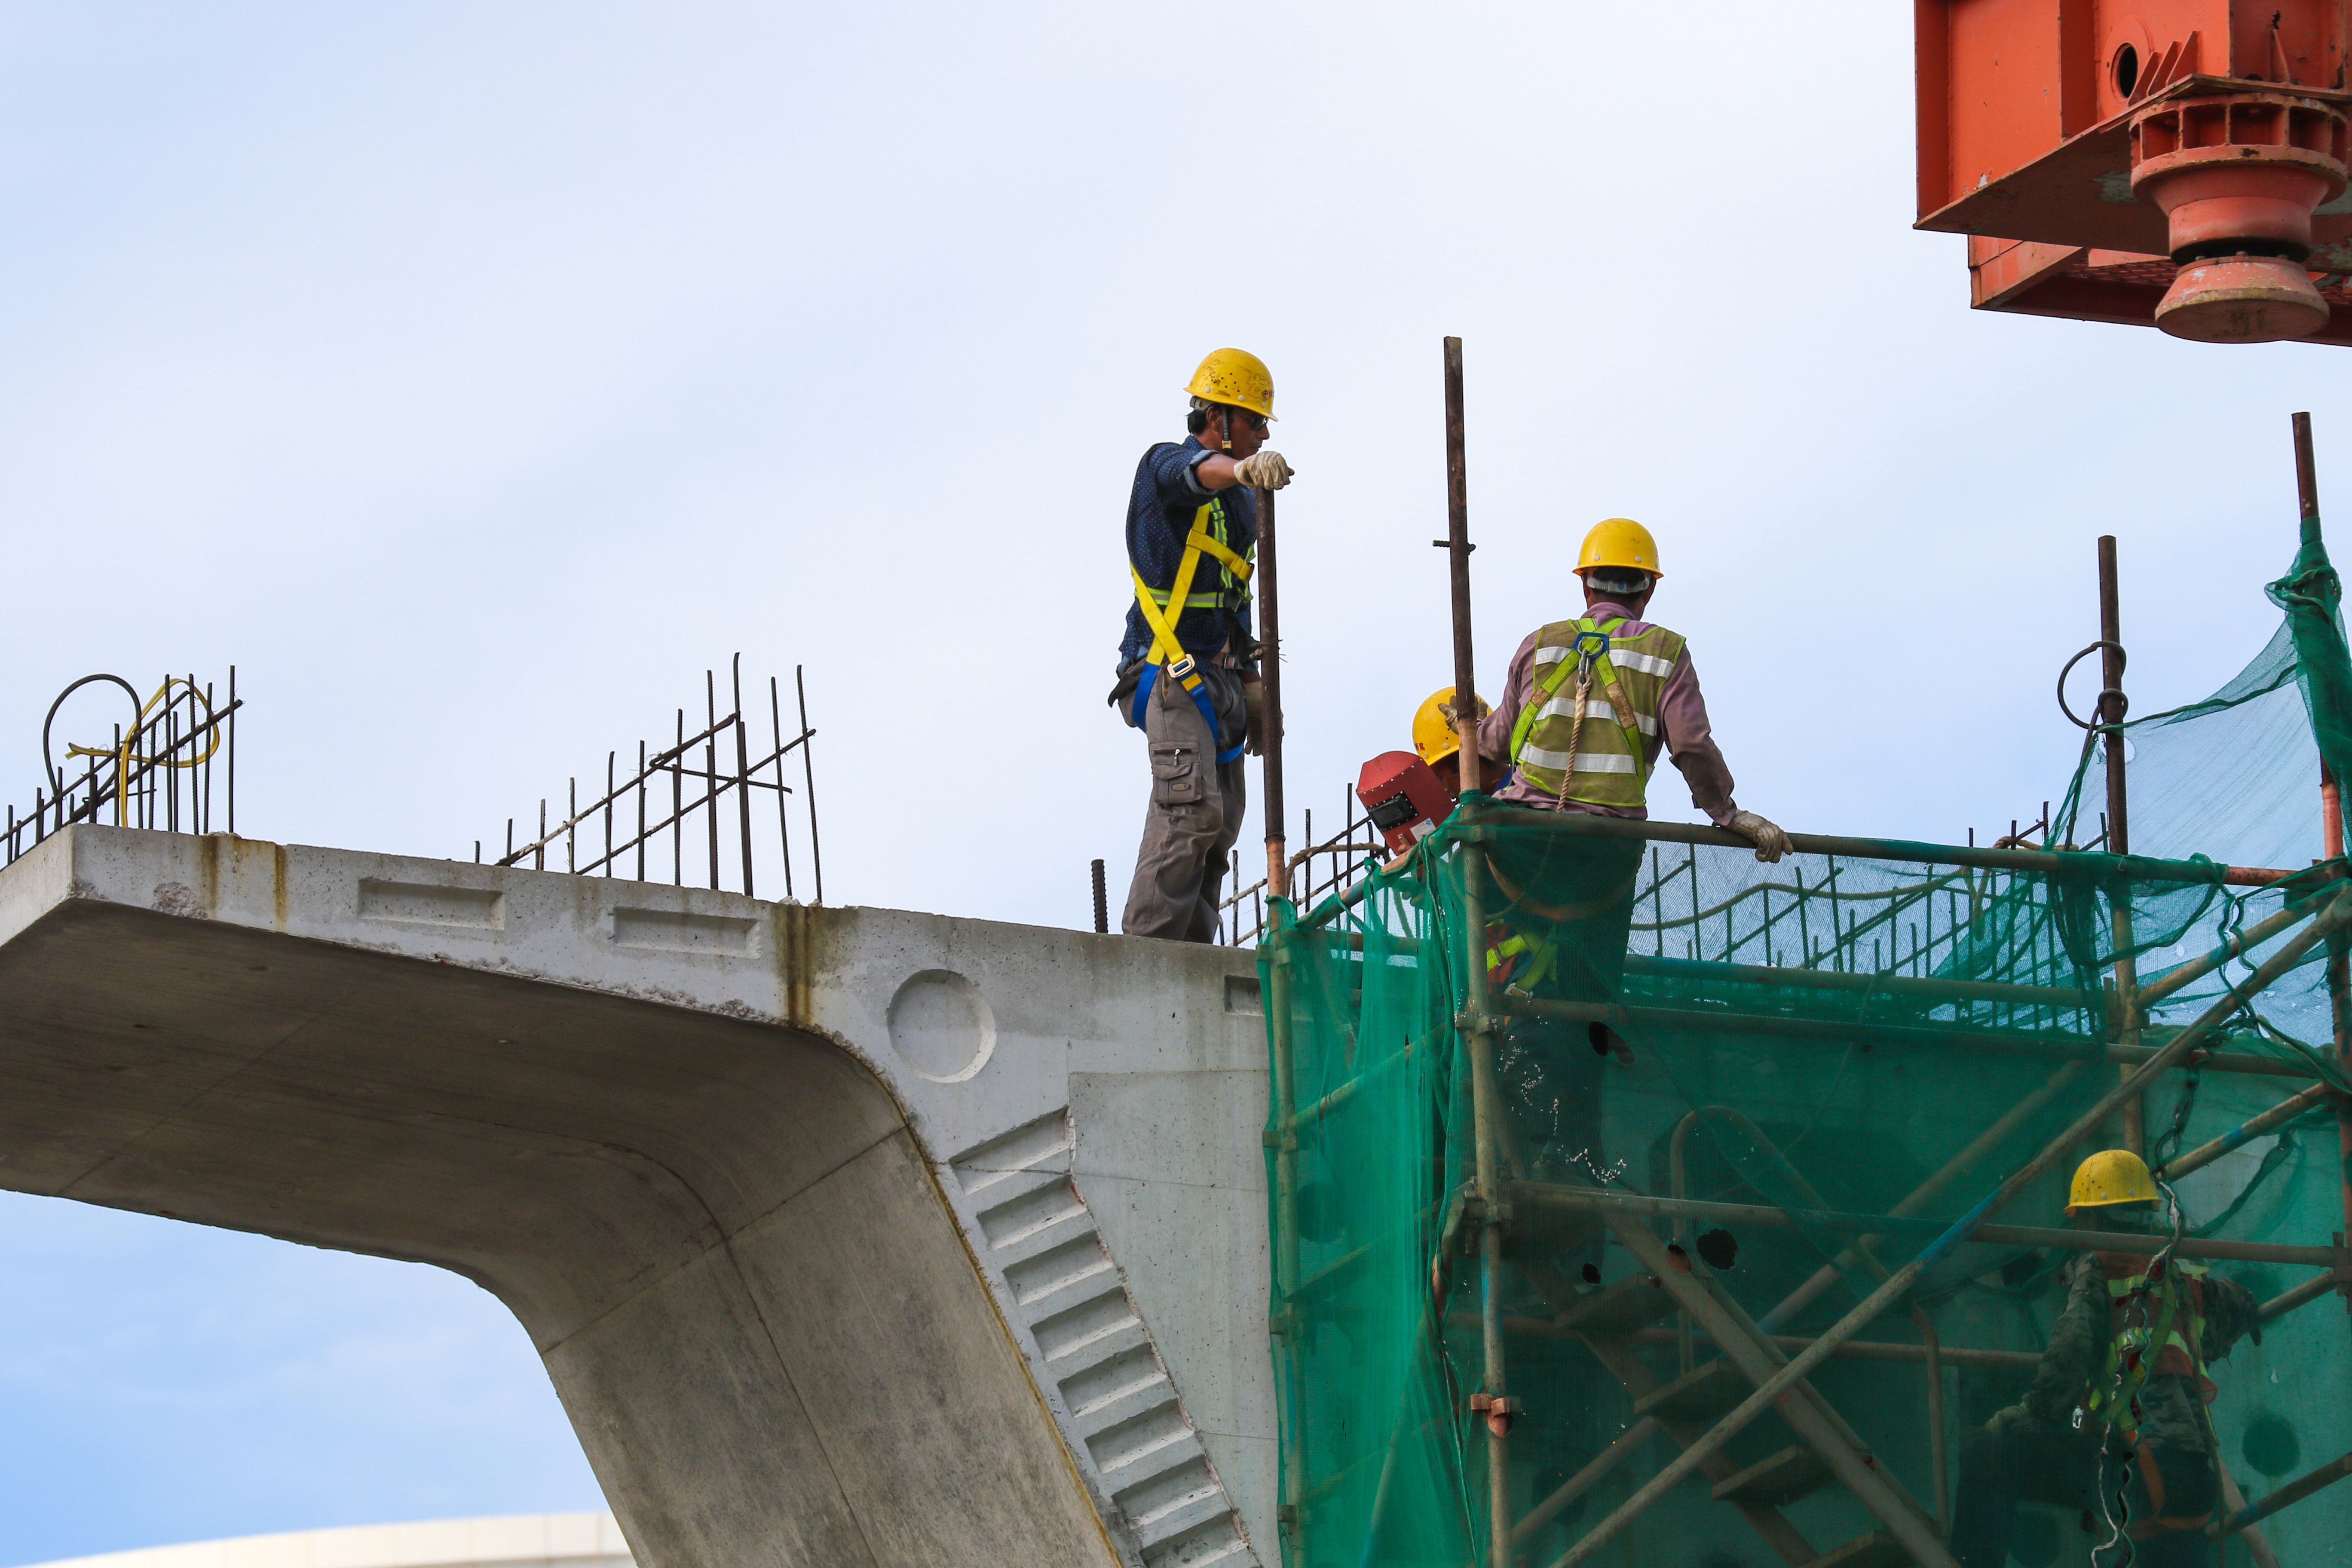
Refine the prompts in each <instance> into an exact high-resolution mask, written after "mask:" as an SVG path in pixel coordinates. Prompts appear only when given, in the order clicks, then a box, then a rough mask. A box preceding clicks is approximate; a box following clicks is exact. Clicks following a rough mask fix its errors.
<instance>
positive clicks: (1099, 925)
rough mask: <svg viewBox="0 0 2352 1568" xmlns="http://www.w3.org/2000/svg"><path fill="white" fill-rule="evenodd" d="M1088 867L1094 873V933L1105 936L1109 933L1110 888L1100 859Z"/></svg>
mask: <svg viewBox="0 0 2352 1568" xmlns="http://www.w3.org/2000/svg"><path fill="white" fill-rule="evenodd" d="M1089 869H1090V870H1091V871H1092V872H1093V874H1094V884H1095V934H1096V935H1097V936H1107V935H1108V934H1109V933H1110V888H1109V885H1108V883H1107V882H1106V881H1105V880H1104V878H1103V863H1102V862H1101V861H1099V860H1097V861H1094V862H1093V863H1092V864H1091V865H1090V867H1089Z"/></svg>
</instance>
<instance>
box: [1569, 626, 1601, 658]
mask: <svg viewBox="0 0 2352 1568" xmlns="http://www.w3.org/2000/svg"><path fill="white" fill-rule="evenodd" d="M1568 647H1569V651H1570V652H1571V653H1573V654H1574V655H1576V658H1577V662H1578V663H1580V664H1582V663H1589V662H1591V660H1593V659H1596V658H1607V657H1608V654H1609V634H1608V633H1607V632H1599V631H1595V632H1579V633H1577V634H1576V640H1575V641H1574V642H1571V643H1570V644H1569V645H1568Z"/></svg>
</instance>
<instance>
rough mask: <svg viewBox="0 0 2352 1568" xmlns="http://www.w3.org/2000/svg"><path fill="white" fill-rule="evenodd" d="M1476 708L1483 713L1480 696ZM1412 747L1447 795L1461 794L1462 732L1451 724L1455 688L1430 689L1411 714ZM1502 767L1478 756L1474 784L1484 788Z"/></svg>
mask: <svg viewBox="0 0 2352 1568" xmlns="http://www.w3.org/2000/svg"><path fill="white" fill-rule="evenodd" d="M1478 710H1479V711H1480V712H1482V713H1483V712H1485V711H1486V700H1485V699H1484V698H1481V699H1479V701H1478ZM1412 749H1413V750H1414V751H1415V752H1418V753H1419V754H1420V757H1421V760H1422V761H1423V762H1424V763H1428V764H1429V766H1430V770H1431V771H1432V772H1433V773H1436V774H1437V782H1438V783H1439V784H1443V785H1444V787H1445V793H1446V794H1447V795H1452V796H1454V797H1456V798H1459V797H1460V795H1461V794H1462V766H1461V763H1460V762H1459V760H1458V759H1459V758H1460V757H1461V755H1462V732H1461V731H1460V730H1458V729H1456V728H1455V727H1454V688H1452V687H1450V686H1441V687H1439V688H1438V689H1436V690H1434V691H1433V692H1431V693H1430V694H1429V696H1428V697H1427V699H1425V700H1423V703H1422V705H1421V706H1420V707H1419V708H1418V709H1416V710H1414V711H1413V715H1412ZM1500 773H1502V770H1501V769H1500V768H1497V767H1496V766H1495V765H1493V764H1492V763H1488V762H1487V761H1486V758H1484V757H1481V758H1479V759H1478V781H1477V787H1479V788H1480V789H1484V788H1486V786H1487V784H1490V783H1491V782H1493V780H1494V779H1495V778H1496V777H1497V776H1498V775H1500Z"/></svg>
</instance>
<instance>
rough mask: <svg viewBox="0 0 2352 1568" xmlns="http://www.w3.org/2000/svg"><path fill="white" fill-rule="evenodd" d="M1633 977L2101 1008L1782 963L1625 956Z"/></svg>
mask: <svg viewBox="0 0 2352 1568" xmlns="http://www.w3.org/2000/svg"><path fill="white" fill-rule="evenodd" d="M1625 973H1628V974H1654V975H1656V976H1657V977H1658V978H1660V979H1662V980H1691V981H1697V982H1702V983H1706V984H1722V983H1725V982H1728V983H1730V984H1735V985H1778V986H1788V987H1791V988H1794V989H1798V990H1803V991H1859V992H1864V993H1870V994H1883V995H1887V996H1932V997H1935V998H1937V1000H1939V1001H1946V1002H1960V1001H1979V1002H2006V1003H2009V1004H2010V1005H2012V1006H2018V1007H2055V1008H2061V1009H2079V1008H2096V1007H2098V1006H2100V1005H2101V998H2100V997H2099V996H2098V995H2097V994H2095V993H2092V992H2084V991H2077V990H2074V989H2073V988H2071V987H2069V986H2063V985H2011V984H2007V983H2005V982H2002V981H1998V980H1937V979H1933V978H1929V977H1926V976H1920V977H1916V978H1915V977H1913V976H1910V975H1904V974H1873V973H1852V972H1849V971H1843V970H1835V969H1795V968H1789V967H1784V966H1781V965H1778V964H1762V963H1717V962H1715V961H1714V960H1712V959H1704V958H1658V957H1654V956H1652V955H1651V954H1649V953H1643V952H1633V953H1628V954H1626V955H1625Z"/></svg>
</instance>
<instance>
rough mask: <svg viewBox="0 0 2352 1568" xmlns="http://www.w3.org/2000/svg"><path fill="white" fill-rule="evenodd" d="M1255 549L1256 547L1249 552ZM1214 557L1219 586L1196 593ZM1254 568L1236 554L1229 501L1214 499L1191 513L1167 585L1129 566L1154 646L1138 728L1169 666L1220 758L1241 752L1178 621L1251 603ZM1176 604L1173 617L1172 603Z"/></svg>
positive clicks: (1239, 739) (1139, 688) (1140, 695)
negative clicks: (1179, 635) (1204, 566)
mask: <svg viewBox="0 0 2352 1568" xmlns="http://www.w3.org/2000/svg"><path fill="white" fill-rule="evenodd" d="M1256 553H1257V551H1256V548H1255V546H1253V547H1252V548H1251V551H1250V554H1251V555H1255V554H1256ZM1203 555H1213V556H1214V557H1216V560H1217V586H1216V587H1215V588H1213V589H1204V590H1202V591H1200V592H1197V593H1196V592H1194V590H1193V587H1192V581H1193V578H1194V576H1195V575H1196V574H1198V573H1199V571H1200V568H1201V557H1202V556H1203ZM1255 570H1256V568H1255V566H1253V565H1252V564H1251V563H1250V561H1249V558H1248V557H1247V556H1243V555H1237V554H1235V553H1234V548H1233V540H1232V536H1231V534H1229V533H1228V532H1227V531H1226V528H1225V503H1224V501H1223V500H1222V499H1221V498H1212V499H1210V500H1205V501H1202V503H1201V510H1198V511H1196V512H1194V513H1193V514H1192V532H1191V533H1189V534H1187V535H1185V537H1184V555H1183V558H1182V559H1181V560H1180V561H1179V562H1178V563H1176V580H1175V581H1174V582H1173V583H1171V584H1169V585H1168V586H1167V587H1166V588H1164V589H1160V588H1154V587H1152V586H1151V585H1150V584H1148V583H1146V582H1145V581H1144V580H1143V574H1142V573H1140V572H1139V571H1137V570H1136V569H1135V563H1134V562H1132V561H1130V562H1129V563H1128V564H1127V574H1128V575H1129V576H1130V577H1132V578H1134V579H1135V602H1136V604H1137V605H1139V606H1140V607H1141V609H1142V611H1143V620H1144V624H1145V625H1147V626H1150V628H1151V648H1150V652H1148V653H1146V654H1145V655H1144V658H1143V674H1142V677H1141V678H1140V679H1138V680H1137V681H1136V683H1135V711H1134V720H1135V727H1136V728H1137V729H1139V730H1140V729H1142V728H1143V713H1144V705H1145V704H1146V703H1149V702H1150V700H1151V688H1152V685H1153V682H1154V680H1155V679H1156V678H1157V676H1158V675H1159V673H1160V667H1161V666H1163V665H1164V666H1166V667H1167V670H1168V675H1169V679H1171V680H1174V681H1175V682H1176V683H1177V684H1178V685H1179V686H1181V687H1182V688H1183V689H1184V694H1185V695H1186V696H1188V697H1190V698H1191V699H1192V706H1194V707H1195V708H1198V709H1199V710H1201V717H1202V719H1204V720H1206V721H1208V725H1209V733H1210V735H1211V736H1212V737H1213V739H1214V741H1215V742H1216V747H1217V761H1218V762H1220V763H1230V762H1232V761H1233V760H1234V758H1236V757H1238V756H1240V755H1241V754H1242V744H1243V742H1244V740H1245V739H1246V737H1244V736H1236V737H1235V738H1234V742H1233V744H1232V745H1230V746H1228V745H1226V744H1225V735H1224V731H1223V728H1222V727H1221V726H1219V724H1218V723H1217V710H1216V704H1215V703H1213V702H1212V701H1211V700H1209V692H1208V689H1207V687H1206V685H1205V684H1204V683H1203V682H1202V679H1201V670H1200V667H1199V666H1198V665H1196V664H1195V663H1194V662H1193V660H1192V655H1191V654H1189V653H1186V652H1185V651H1184V645H1183V644H1182V643H1181V642H1178V641H1177V640H1176V622H1177V620H1179V619H1181V617H1182V616H1183V613H1184V612H1185V611H1186V610H1220V609H1227V610H1240V609H1244V608H1245V607H1247V605H1248V604H1249V580H1250V574H1251V573H1252V572H1254V571H1255ZM1171 604H1173V605H1176V606H1177V611H1176V614H1175V615H1174V616H1171V615H1169V613H1168V606H1169V605H1171Z"/></svg>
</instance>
